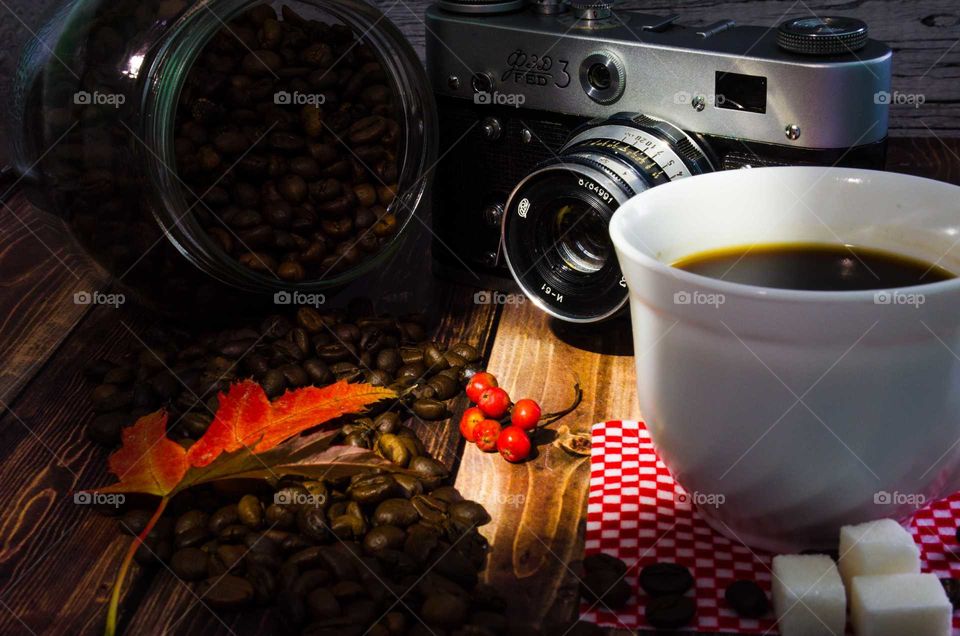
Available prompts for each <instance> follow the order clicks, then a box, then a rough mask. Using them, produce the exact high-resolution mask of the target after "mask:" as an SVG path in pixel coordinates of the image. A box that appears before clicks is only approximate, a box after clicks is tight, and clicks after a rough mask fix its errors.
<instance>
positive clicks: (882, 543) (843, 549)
mask: <svg viewBox="0 0 960 636" xmlns="http://www.w3.org/2000/svg"><path fill="white" fill-rule="evenodd" d="M919 571H920V550H919V548H917V544H916V543H915V542H914V540H913V537H912V536H910V533H909V532H907V531H906V530H905V529H904V528H903V527H902V526H901V525H900V524H899V523H897V522H896V521H894V520H893V519H878V520H877V521H868V522H867V523H861V524H860V525H856V526H843V527H842V528H840V576H841V577H843V582H844V583H845V584H846V585H850V580H851V579H853V577H855V576H867V575H875V574H916V573H918V572H919Z"/></svg>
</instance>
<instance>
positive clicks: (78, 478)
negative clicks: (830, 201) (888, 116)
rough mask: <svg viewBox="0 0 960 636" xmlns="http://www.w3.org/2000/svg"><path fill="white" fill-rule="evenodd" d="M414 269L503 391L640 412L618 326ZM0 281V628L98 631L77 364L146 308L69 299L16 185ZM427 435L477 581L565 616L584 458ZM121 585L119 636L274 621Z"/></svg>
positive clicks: (552, 615) (110, 561) (943, 150)
mask: <svg viewBox="0 0 960 636" xmlns="http://www.w3.org/2000/svg"><path fill="white" fill-rule="evenodd" d="M889 168H890V169H891V170H896V171H901V172H910V173H914V174H922V175H926V176H931V177H936V178H939V179H942V180H945V181H950V182H953V183H960V140H954V141H940V140H938V139H936V138H927V139H922V140H903V139H896V140H892V142H891V149H890V160H889ZM5 189H6V188H4V187H0V192H2V191H3V190H5ZM863 213H864V214H865V215H869V213H870V211H869V210H864V211H863ZM424 231H425V230H424ZM420 263H421V266H424V265H425V263H423V261H422V259H421V261H420ZM419 280H420V282H419V283H417V285H418V289H417V290H415V291H416V292H417V293H418V294H420V295H423V294H424V293H426V294H427V295H428V296H429V297H430V299H431V302H433V303H434V304H435V306H436V307H437V308H438V311H440V312H441V313H442V315H443V320H442V322H441V323H440V326H439V336H440V337H441V338H444V339H450V340H453V339H467V340H470V341H473V342H476V343H479V344H481V345H482V346H483V347H484V348H485V351H486V352H487V358H488V367H489V369H491V370H492V371H493V372H494V373H496V374H497V376H498V377H499V379H500V383H501V386H504V387H505V388H506V389H507V390H508V391H509V392H510V393H511V394H512V395H513V396H515V397H521V396H525V397H532V398H536V399H538V400H540V401H541V402H542V403H544V404H545V405H547V406H551V405H560V404H564V403H566V402H567V401H568V400H569V399H570V388H569V387H570V384H571V381H572V379H573V376H574V374H576V375H577V376H579V378H580V381H581V383H582V386H583V389H584V392H585V398H584V401H583V403H582V405H581V406H580V408H579V409H578V410H577V411H576V412H575V413H574V414H572V415H570V416H568V417H567V418H565V419H564V420H563V421H562V422H561V424H563V425H566V426H569V427H570V429H572V430H574V431H588V430H589V427H590V425H591V424H593V423H594V422H597V421H600V420H604V419H613V418H638V417H639V416H640V413H639V408H638V406H637V404H636V393H635V387H634V372H633V359H632V357H631V343H630V334H629V329H628V327H627V325H626V323H624V322H612V323H609V324H605V325H601V326H596V327H593V328H590V329H571V328H570V327H568V326H567V325H564V324H560V323H557V322H555V321H551V320H548V319H547V317H546V316H545V315H544V314H542V313H540V312H539V311H538V310H537V309H535V308H534V307H533V306H532V305H530V304H529V303H526V304H513V305H505V306H492V305H477V304H475V303H474V300H473V294H474V293H475V292H476V291H477V290H475V289H472V288H466V287H459V286H455V285H452V284H449V283H444V282H440V281H436V280H433V279H432V278H430V277H422V278H420V279H419ZM0 281H2V291H0V360H2V362H3V365H2V367H0V400H2V401H0V407H2V408H3V411H2V413H0V417H2V420H0V460H2V461H0V633H2V634H21V633H23V634H47V633H49V634H88V633H96V632H98V631H100V630H101V629H102V625H103V621H104V615H105V609H106V603H107V600H108V596H109V591H110V587H111V585H112V583H113V579H114V577H115V575H116V570H117V565H118V563H119V562H120V559H121V558H122V553H123V551H124V550H125V549H126V547H127V546H128V545H129V541H130V538H129V537H127V536H125V535H121V534H120V533H118V532H117V528H116V523H115V521H113V520H111V519H109V518H107V517H103V516H99V515H97V514H95V513H92V512H90V511H89V510H88V509H86V508H85V507H84V506H77V505H74V504H73V501H72V492H73V491H74V490H77V489H83V488H92V487H97V486H100V485H103V484H106V483H108V482H110V481H111V477H110V476H109V475H108V474H107V471H106V465H107V464H106V459H107V455H108V453H107V451H105V450H103V449H102V448H100V447H98V446H95V445H93V444H92V443H91V442H89V441H88V440H87V439H86V437H85V434H84V423H85V422H86V421H88V420H89V419H90V418H91V417H92V412H91V408H90V404H89V401H88V394H89V389H90V386H89V385H88V384H87V383H86V381H85V380H84V379H83V378H82V376H81V370H82V368H83V366H84V365H85V364H86V363H87V362H88V361H89V360H91V359H94V358H98V357H104V356H107V357H119V355H120V354H121V353H123V352H124V351H127V350H131V349H136V348H137V347H138V346H139V342H138V341H139V336H138V334H139V333H143V330H144V329H146V328H147V327H149V325H151V324H152V323H153V322H155V321H156V318H155V317H154V316H152V315H150V314H149V313H148V312H147V311H145V310H144V309H142V308H139V307H137V306H135V305H133V304H132V303H131V304H126V305H123V306H121V307H120V308H119V309H113V308H111V307H106V306H90V305H77V304H74V302H73V300H72V298H73V294H74V293H75V292H77V291H90V290H96V289H105V288H106V287H107V286H108V285H109V284H110V283H109V280H108V278H107V276H106V275H105V274H104V273H103V272H102V271H101V270H99V269H98V268H97V267H96V266H95V265H94V264H93V263H92V262H90V261H89V260H88V259H87V258H86V257H84V256H83V255H82V254H80V253H78V252H77V251H75V250H74V249H73V248H71V246H70V244H69V243H68V242H67V241H66V240H65V238H64V235H63V233H62V231H61V230H60V229H59V228H58V227H57V224H56V223H55V222H53V221H52V220H51V219H50V218H49V217H47V216H46V215H45V214H43V213H41V212H39V211H37V210H35V209H33V208H32V207H30V205H29V204H27V203H26V201H25V200H24V198H23V197H21V196H19V195H18V194H16V193H14V195H13V196H12V197H11V198H8V201H7V203H6V204H5V207H3V211H2V213H0ZM421 433H422V434H423V435H424V437H425V439H426V441H427V443H428V446H429V448H430V449H431V451H432V452H434V453H435V454H436V455H437V456H438V457H439V458H440V459H441V460H442V461H444V462H445V463H447V464H448V465H449V466H451V467H452V468H453V470H454V471H455V475H456V486H457V488H459V489H460V491H461V492H462V493H463V495H464V496H466V497H468V498H470V499H475V500H477V501H480V502H481V503H483V504H484V505H485V506H486V507H487V509H488V510H489V511H490V513H491V515H492V517H493V522H492V523H490V524H489V525H488V526H486V527H484V528H483V533H484V534H485V535H486V537H487V538H488V539H489V540H490V542H491V545H492V552H491V555H490V559H489V564H488V566H487V569H486V572H485V579H486V580H487V582H489V583H492V584H494V585H496V586H497V587H498V588H499V589H500V590H501V591H502V592H503V593H504V594H505V596H506V597H507V598H508V599H510V603H511V606H510V607H511V609H510V611H511V614H512V615H513V616H514V618H515V620H516V622H517V623H518V624H534V625H541V626H542V631H543V633H544V634H553V633H562V630H561V631H556V630H553V629H551V627H550V626H551V625H556V624H559V623H562V622H566V621H569V620H570V619H571V618H572V617H573V616H574V615H575V612H576V605H577V581H576V579H575V577H574V576H573V575H572V573H571V572H570V570H569V569H568V567H567V565H566V564H568V563H569V562H571V561H573V560H576V559H577V558H579V556H580V554H581V551H582V547H583V533H584V523H583V519H584V515H585V512H586V500H587V490H588V481H589V480H588V477H589V461H588V460H587V459H586V458H576V457H574V456H571V455H570V454H568V453H566V452H564V451H562V450H561V449H559V448H557V447H554V446H551V445H549V444H547V445H545V446H542V447H541V448H540V453H539V456H538V457H536V459H534V460H532V461H529V462H527V463H524V464H520V465H511V464H508V463H506V462H504V461H502V460H501V459H500V458H499V457H498V456H496V455H487V454H484V453H481V452H479V451H478V450H477V449H476V448H475V447H472V446H471V447H469V448H464V445H463V443H462V440H461V439H460V436H459V434H458V433H457V432H456V427H455V424H442V425H436V424H434V425H430V426H429V428H428V429H427V430H424V431H421ZM129 581H131V582H132V584H130V585H129V586H128V590H127V592H126V598H125V599H124V601H123V605H122V607H123V612H122V616H121V625H122V626H124V628H125V633H127V634H145V633H151V634H152V633H163V632H165V631H167V630H170V633H178V634H180V633H203V634H207V635H212V634H238V635H239V634H268V633H274V630H273V625H274V623H273V622H272V619H271V618H270V617H269V615H267V614H266V613H263V612H259V611H250V612H244V613H236V614H224V615H222V616H216V615H214V614H213V613H212V612H211V611H210V610H209V609H207V608H206V607H204V606H203V605H202V604H201V603H199V602H197V599H196V597H195V595H194V593H193V591H192V590H191V589H190V588H189V587H188V586H187V585H186V584H184V583H181V582H179V581H178V580H177V579H176V578H174V576H173V575H172V574H171V573H169V572H167V571H165V570H163V569H162V568H159V569H158V568H154V569H150V570H143V569H141V568H136V567H135V570H134V572H133V575H132V576H131V577H130V579H129ZM181 619H182V620H181ZM173 624H176V629H175V630H172V629H171V625H173Z"/></svg>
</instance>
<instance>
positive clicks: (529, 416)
mask: <svg viewBox="0 0 960 636" xmlns="http://www.w3.org/2000/svg"><path fill="white" fill-rule="evenodd" d="M539 421H540V405H539V404H537V401H536V400H531V399H529V398H524V399H522V400H517V403H516V404H514V405H513V412H511V413H510V422H511V423H512V424H513V425H514V426H519V427H520V428H522V429H523V430H525V431H530V430H533V429H535V428H537V423H538V422H539Z"/></svg>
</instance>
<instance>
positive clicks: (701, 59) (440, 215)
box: [426, 0, 892, 302]
mask: <svg viewBox="0 0 960 636" xmlns="http://www.w3.org/2000/svg"><path fill="white" fill-rule="evenodd" d="M828 20H844V19H828ZM676 21H677V16H669V17H662V16H655V15H647V14H642V13H632V12H622V11H620V12H617V13H612V12H610V11H609V8H608V7H607V6H606V5H600V4H589V5H578V4H576V3H574V4H565V5H561V4H546V3H538V4H534V5H528V4H526V3H523V2H516V1H509V0H508V1H507V2H494V3H490V2H475V1H474V2H461V1H455V0H442V1H441V2H440V3H439V4H437V5H433V6H431V7H430V8H429V9H428V10H427V20H426V24H427V29H426V31H427V40H426V48H427V68H428V74H429V77H430V80H431V82H432V84H433V87H434V93H435V95H436V98H437V103H438V108H439V118H440V139H441V141H440V144H441V145H440V147H441V155H442V158H441V160H440V162H439V164H438V167H437V175H436V180H435V186H434V205H433V216H434V220H433V223H434V230H435V234H436V239H435V245H434V250H433V253H434V263H435V271H437V273H439V274H441V275H446V276H452V277H454V278H457V279H459V280H462V281H465V282H470V283H474V284H484V285H492V286H494V287H496V288H500V289H505V288H511V287H513V284H512V280H511V279H512V278H514V277H516V278H519V276H518V274H519V272H514V275H515V276H514V277H511V276H510V271H509V270H508V264H509V263H508V261H509V258H508V255H506V254H505V253H504V242H503V241H501V235H502V233H503V232H504V226H505V224H504V222H503V219H504V216H505V215H509V214H510V211H509V209H510V207H511V206H510V200H511V194H512V193H515V191H516V190H517V189H518V184H520V183H521V182H522V181H523V180H524V179H525V178H526V177H528V175H530V174H531V173H533V172H535V171H536V170H537V169H538V167H541V166H543V165H544V164H545V163H550V162H554V163H556V162H557V161H558V158H559V155H560V154H561V153H562V149H563V148H564V147H565V145H568V142H569V141H570V140H571V138H572V137H573V136H575V135H576V134H577V133H578V132H579V131H581V130H583V129H584V128H585V127H590V126H594V127H596V126H602V122H606V121H607V120H610V119H611V118H614V119H616V118H621V119H622V118H624V117H627V118H630V117H632V116H639V117H641V118H643V119H644V120H646V121H648V122H656V121H662V122H664V123H665V124H666V125H668V127H669V128H670V130H671V131H673V132H675V133H677V134H675V135H674V137H677V138H676V139H674V140H673V142H671V141H670V140H665V142H664V144H665V145H666V146H669V145H670V143H675V144H680V147H679V148H678V152H679V154H680V155H681V156H682V155H683V152H684V151H685V150H687V148H686V146H687V145H688V144H692V145H694V146H695V147H696V148H697V150H698V151H699V154H702V157H703V159H704V161H703V166H702V168H703V170H705V171H712V170H721V169H723V170H727V169H736V168H744V167H761V166H781V165H823V166H831V165H839V166H856V167H868V168H881V167H882V166H883V164H884V159H885V145H886V144H885V141H886V135H887V117H888V104H887V103H886V100H884V99H883V97H884V95H885V94H888V92H889V90H890V69H891V57H892V54H891V50H890V48H889V47H887V46H886V45H885V44H882V43H880V42H877V41H874V40H868V39H867V38H866V25H863V23H859V22H858V21H856V20H848V21H847V23H845V24H838V23H836V22H834V24H833V25H832V26H833V27H836V28H835V29H834V30H835V32H836V33H841V31H842V30H843V29H846V31H857V29H858V28H859V25H862V32H860V33H858V34H855V35H856V36H857V37H858V38H859V39H850V38H852V37H853V36H849V37H848V35H849V34H847V33H843V34H841V37H840V38H839V39H840V40H842V41H841V42H840V45H839V52H838V44H837V41H834V42H833V48H832V49H831V47H830V46H824V42H823V40H821V41H820V42H818V41H817V36H818V32H819V31H822V28H809V27H811V25H810V24H806V25H805V24H803V20H796V21H793V23H792V24H791V28H793V29H794V31H796V32H797V33H794V34H793V35H795V36H796V37H795V38H794V39H793V40H791V39H790V37H789V36H791V34H790V33H789V29H786V28H785V27H787V25H788V23H784V25H782V26H781V29H780V31H779V32H778V31H776V30H775V29H766V28H763V27H752V26H735V25H734V24H733V22H732V21H730V20H723V21H720V22H717V23H715V24H713V25H709V26H706V27H684V26H679V25H678V24H677V22H676ZM819 26H820V27H822V26H823V25H822V24H820V25H819ZM805 27H807V29H806V30H807V33H804V28H805ZM843 38H848V39H843ZM625 113H629V114H630V115H624V114H625ZM647 145H648V146H649V143H648V144H647ZM641 150H642V149H641ZM661 151H663V148H659V147H654V148H652V152H651V153H649V154H657V153H660V152H661ZM665 171H667V172H668V173H669V171H670V167H669V166H668V167H666V168H665ZM688 172H690V173H691V174H696V173H697V171H696V170H693V171H688ZM648 181H649V179H648ZM649 185H650V184H649V183H648V184H646V187H649ZM643 187H644V184H641V189H643ZM634 193H635V192H634ZM622 202H623V201H619V203H622ZM519 282H521V287H523V289H524V291H526V292H528V295H530V294H529V290H528V289H527V287H526V286H525V285H523V284H522V281H519ZM531 300H533V301H534V302H537V298H535V297H534V295H531Z"/></svg>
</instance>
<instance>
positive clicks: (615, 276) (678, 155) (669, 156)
mask: <svg viewBox="0 0 960 636" xmlns="http://www.w3.org/2000/svg"><path fill="white" fill-rule="evenodd" d="M711 170H712V167H711V163H710V161H709V160H708V159H707V156H706V154H705V153H704V151H703V150H702V149H701V148H700V146H699V145H698V144H697V143H696V141H694V139H692V138H691V137H689V136H688V135H687V134H686V133H684V132H683V131H681V130H679V129H678V128H676V127H675V126H673V125H672V124H669V123H667V122H664V121H660V120H657V119H653V118H651V117H646V116H644V115H632V114H622V115H617V116H615V117H613V118H611V119H608V120H606V121H601V122H592V123H591V124H588V125H587V126H586V127H584V128H582V129H580V130H578V131H576V132H575V133H574V135H573V137H572V138H571V139H570V140H569V141H568V142H567V143H566V145H564V147H563V148H562V149H561V150H560V152H559V154H558V155H557V156H556V157H555V158H554V159H551V160H549V161H547V162H545V163H543V164H542V165H540V166H539V167H538V168H537V169H536V170H535V171H534V172H532V173H531V174H530V175H528V176H527V177H525V178H524V179H523V180H522V181H521V182H520V183H519V184H518V185H517V187H516V188H515V189H514V191H513V192H512V193H511V195H510V198H509V200H508V201H507V206H506V209H505V213H504V217H503V246H504V254H505V256H506V260H507V265H508V266H509V268H510V272H511V274H513V277H514V279H515V280H516V281H517V283H518V284H519V285H520V287H521V289H523V291H524V293H525V294H526V295H527V296H528V297H529V298H530V299H531V301H532V302H533V303H534V304H536V305H537V306H538V307H540V308H541V309H543V310H544V311H546V312H547V313H549V314H551V315H552V316H555V317H557V318H560V319H563V320H567V321H570V322H595V321H598V320H603V319H605V318H608V317H611V316H613V315H615V314H617V313H618V312H620V311H621V310H622V309H623V307H624V306H625V305H626V302H627V289H626V284H625V282H624V280H623V275H622V274H621V272H620V268H619V265H618V264H617V259H616V257H615V255H614V250H613V245H612V243H611V241H610V235H609V232H608V227H607V226H608V224H609V222H610V218H611V217H612V216H613V213H614V212H615V211H616V209H617V208H618V207H620V206H621V205H623V204H624V203H625V202H626V201H627V200H628V199H629V198H631V197H633V196H634V195H636V194H639V193H640V192H643V191H644V190H646V189H648V188H651V187H653V186H656V185H659V184H661V183H666V182H668V181H672V180H674V179H679V178H682V177H686V176H689V175H694V174H701V173H703V172H709V171H711Z"/></svg>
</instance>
